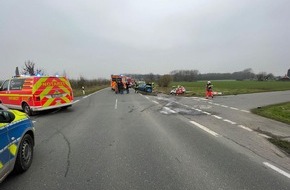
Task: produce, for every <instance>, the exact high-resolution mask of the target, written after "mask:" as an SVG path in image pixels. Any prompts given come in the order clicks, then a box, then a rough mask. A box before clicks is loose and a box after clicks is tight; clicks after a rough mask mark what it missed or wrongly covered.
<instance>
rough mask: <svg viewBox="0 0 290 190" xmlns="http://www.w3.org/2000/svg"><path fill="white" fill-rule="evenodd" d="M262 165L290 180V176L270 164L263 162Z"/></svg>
mask: <svg viewBox="0 0 290 190" xmlns="http://www.w3.org/2000/svg"><path fill="white" fill-rule="evenodd" d="M263 164H264V165H265V166H267V167H269V168H271V169H272V170H275V171H276V172H278V173H280V174H282V175H284V176H285V177H288V178H290V174H289V173H287V172H285V171H283V170H281V169H280V168H277V167H276V166H273V165H272V164H270V163H268V162H263Z"/></svg>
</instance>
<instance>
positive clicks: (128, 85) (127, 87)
mask: <svg viewBox="0 0 290 190" xmlns="http://www.w3.org/2000/svg"><path fill="white" fill-rule="evenodd" d="M125 85H126V91H127V94H129V87H130V83H129V82H128V81H127V82H126V84H125Z"/></svg>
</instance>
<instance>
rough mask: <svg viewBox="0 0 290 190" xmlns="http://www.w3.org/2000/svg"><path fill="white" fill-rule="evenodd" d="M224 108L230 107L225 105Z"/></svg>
mask: <svg viewBox="0 0 290 190" xmlns="http://www.w3.org/2000/svg"><path fill="white" fill-rule="evenodd" d="M221 106H222V107H224V108H228V107H229V106H225V105H221Z"/></svg>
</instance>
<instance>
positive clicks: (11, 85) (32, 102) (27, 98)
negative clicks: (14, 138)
mask: <svg viewBox="0 0 290 190" xmlns="http://www.w3.org/2000/svg"><path fill="white" fill-rule="evenodd" d="M0 103H2V104H3V105H5V106H7V107H9V108H12V109H18V110H23V111H24V112H25V113H27V114H28V115H33V113H34V112H36V111H42V110H47V109H53V108H59V107H69V106H71V105H72V103H73V91H72V88H71V86H70V83H69V80H68V79H67V78H66V77H54V76H53V77H52V76H28V77H15V78H12V79H8V80H6V81H4V82H3V84H2V86H1V87H0Z"/></svg>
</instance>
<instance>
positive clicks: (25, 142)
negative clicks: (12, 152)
mask: <svg viewBox="0 0 290 190" xmlns="http://www.w3.org/2000/svg"><path fill="white" fill-rule="evenodd" d="M32 159H33V139H32V137H31V136H30V135H29V134H26V135H24V137H23V138H22V140H21V142H20V145H19V147H18V153H17V157H16V161H15V166H14V171H15V172H16V173H23V172H25V171H26V170H28V168H29V167H30V166H31V163H32Z"/></svg>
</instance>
